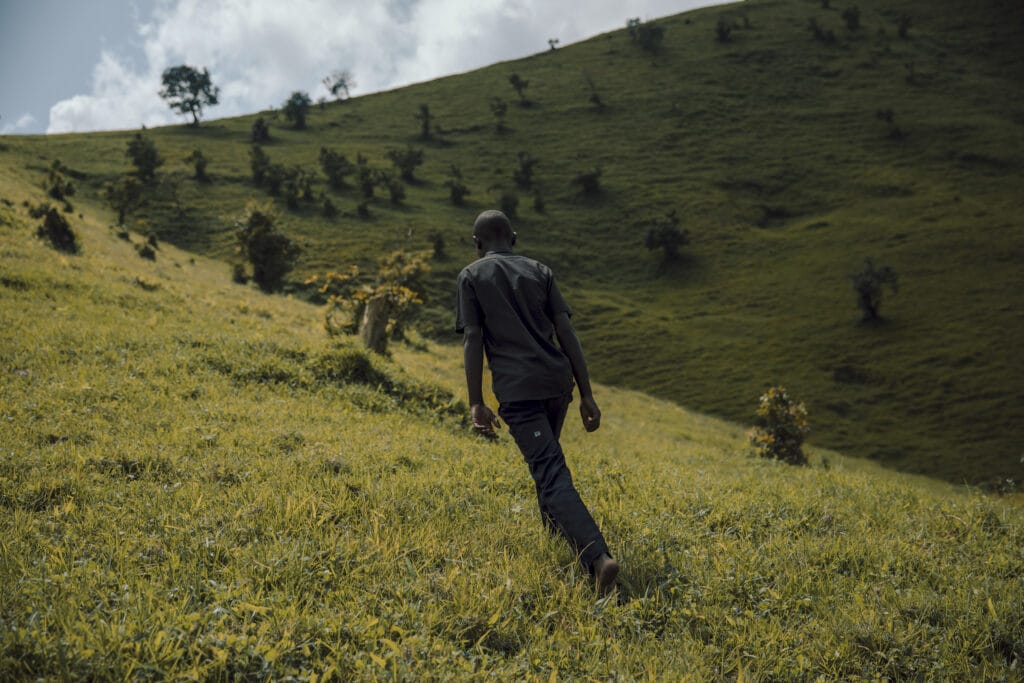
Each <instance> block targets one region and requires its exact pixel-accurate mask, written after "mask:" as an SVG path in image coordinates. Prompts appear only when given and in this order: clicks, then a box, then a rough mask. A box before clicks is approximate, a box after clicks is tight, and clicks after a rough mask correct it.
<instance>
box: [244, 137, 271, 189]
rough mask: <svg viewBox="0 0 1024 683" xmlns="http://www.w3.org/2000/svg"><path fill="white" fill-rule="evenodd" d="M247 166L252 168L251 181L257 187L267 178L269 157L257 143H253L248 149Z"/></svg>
mask: <svg viewBox="0 0 1024 683" xmlns="http://www.w3.org/2000/svg"><path fill="white" fill-rule="evenodd" d="M249 167H250V168H251V169H252V182H253V184H254V185H256V186H257V187H258V186H260V185H262V184H263V183H264V181H266V179H267V173H268V172H269V171H270V157H269V156H267V153H266V152H264V151H263V148H262V147H260V146H259V145H253V146H252V149H250V150H249Z"/></svg>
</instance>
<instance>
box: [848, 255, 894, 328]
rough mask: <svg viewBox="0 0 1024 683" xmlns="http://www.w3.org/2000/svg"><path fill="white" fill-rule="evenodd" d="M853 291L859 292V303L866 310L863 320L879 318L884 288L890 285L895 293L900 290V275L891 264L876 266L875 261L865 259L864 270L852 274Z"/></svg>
mask: <svg viewBox="0 0 1024 683" xmlns="http://www.w3.org/2000/svg"><path fill="white" fill-rule="evenodd" d="M850 280H851V281H852V282H853V291H854V292H856V294H857V305H858V306H860V309H861V311H863V312H864V317H863V321H864V322H870V321H872V320H878V319H879V318H881V315H880V314H879V312H878V309H879V308H880V307H881V306H882V288H883V287H885V286H888V287H889V288H890V289H892V291H893V293H894V294H895V293H896V292H898V291H899V276H897V274H896V271H894V270H893V269H892V268H890V267H889V266H882V267H881V268H875V262H874V261H873V260H872V259H870V258H866V259H864V270H862V271H860V272H859V273H854V274H853V275H851V276H850Z"/></svg>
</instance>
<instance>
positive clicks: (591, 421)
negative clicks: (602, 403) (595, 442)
mask: <svg viewBox="0 0 1024 683" xmlns="http://www.w3.org/2000/svg"><path fill="white" fill-rule="evenodd" d="M580 417H582V418H583V428H584V429H586V430H587V431H588V432H593V431H595V430H596V429H597V428H598V427H600V426H601V409H600V408H598V407H597V402H596V401H595V400H594V397H593V396H583V397H581V398H580Z"/></svg>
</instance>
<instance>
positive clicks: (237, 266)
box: [231, 262, 249, 285]
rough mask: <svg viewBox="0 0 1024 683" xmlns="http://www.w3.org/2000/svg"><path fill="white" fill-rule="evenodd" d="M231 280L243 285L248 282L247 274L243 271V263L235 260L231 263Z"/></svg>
mask: <svg viewBox="0 0 1024 683" xmlns="http://www.w3.org/2000/svg"><path fill="white" fill-rule="evenodd" d="M231 281H232V282H234V283H235V284H237V285H245V284H248V283H249V276H248V275H247V274H246V272H245V264H244V263H240V262H235V263H233V264H231Z"/></svg>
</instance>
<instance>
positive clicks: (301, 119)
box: [282, 90, 313, 130]
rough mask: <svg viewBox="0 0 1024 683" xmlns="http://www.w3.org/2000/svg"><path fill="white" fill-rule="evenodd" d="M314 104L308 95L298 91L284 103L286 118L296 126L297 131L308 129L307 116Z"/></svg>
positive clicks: (283, 109)
mask: <svg viewBox="0 0 1024 683" xmlns="http://www.w3.org/2000/svg"><path fill="white" fill-rule="evenodd" d="M312 104H313V101H312V100H311V99H309V95H308V94H307V93H304V92H301V91H299V90H296V91H295V92H293V93H292V95H291V97H289V98H288V99H287V100H286V101H285V103H284V107H283V108H282V111H284V117H285V118H286V119H288V121H289V122H291V123H292V124H293V125H294V126H295V129H296V130H302V129H304V128H305V127H306V115H307V114H308V113H309V107H310V106H311V105H312Z"/></svg>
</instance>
